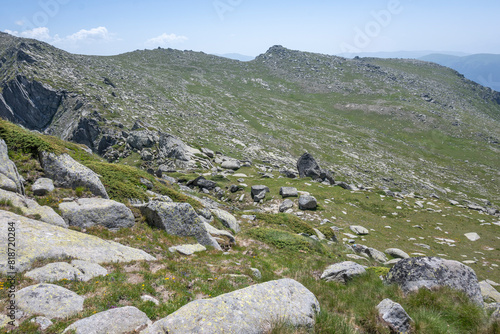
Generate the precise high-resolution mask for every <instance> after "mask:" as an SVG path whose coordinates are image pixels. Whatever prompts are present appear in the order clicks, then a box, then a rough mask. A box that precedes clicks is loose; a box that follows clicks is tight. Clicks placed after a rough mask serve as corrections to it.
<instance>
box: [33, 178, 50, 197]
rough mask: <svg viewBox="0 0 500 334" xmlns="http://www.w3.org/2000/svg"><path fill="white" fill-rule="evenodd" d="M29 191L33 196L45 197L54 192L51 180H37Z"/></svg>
mask: <svg viewBox="0 0 500 334" xmlns="http://www.w3.org/2000/svg"><path fill="white" fill-rule="evenodd" d="M31 191H33V194H34V195H35V196H45V195H46V194H48V193H50V192H53V191H54V182H53V181H52V180H51V179H47V178H43V177H42V178H39V179H38V180H36V181H35V183H33V185H32V186H31Z"/></svg>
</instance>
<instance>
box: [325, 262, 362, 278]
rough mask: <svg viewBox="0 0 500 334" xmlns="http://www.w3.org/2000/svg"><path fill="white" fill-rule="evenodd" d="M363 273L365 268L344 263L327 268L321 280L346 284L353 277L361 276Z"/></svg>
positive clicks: (352, 263)
mask: <svg viewBox="0 0 500 334" xmlns="http://www.w3.org/2000/svg"><path fill="white" fill-rule="evenodd" d="M365 272H366V270H365V268H363V266H361V265H359V264H357V263H356V262H352V261H345V262H340V263H335V264H332V265H331V266H329V267H327V268H326V269H325V271H324V272H323V274H321V279H323V280H325V281H327V282H338V283H347V282H348V281H349V280H351V279H352V278H353V277H354V276H357V275H362V274H364V273H365Z"/></svg>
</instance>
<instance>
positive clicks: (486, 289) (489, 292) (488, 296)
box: [479, 281, 500, 303]
mask: <svg viewBox="0 0 500 334" xmlns="http://www.w3.org/2000/svg"><path fill="white" fill-rule="evenodd" d="M479 287H480V289H481V295H482V296H483V299H484V301H485V302H490V301H493V302H495V303H500V292H498V291H497V290H496V289H495V288H494V287H493V286H491V284H490V283H488V282H486V281H481V282H479Z"/></svg>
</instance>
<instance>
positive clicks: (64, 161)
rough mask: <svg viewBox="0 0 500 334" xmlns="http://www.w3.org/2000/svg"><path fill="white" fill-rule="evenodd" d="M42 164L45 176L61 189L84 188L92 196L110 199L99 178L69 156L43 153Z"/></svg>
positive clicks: (41, 156) (41, 155)
mask: <svg viewBox="0 0 500 334" xmlns="http://www.w3.org/2000/svg"><path fill="white" fill-rule="evenodd" d="M40 163H41V165H42V167H43V170H44V172H45V174H46V175H47V176H48V177H49V178H51V179H52V180H54V184H55V185H56V186H57V187H61V188H73V189H75V188H76V187H84V188H87V189H88V190H89V191H90V192H91V193H92V194H94V195H96V196H100V197H103V198H109V196H108V193H107V192H106V189H105V188H104V185H103V184H102V182H101V180H100V179H99V176H98V175H97V174H96V173H94V172H93V171H92V170H91V169H90V168H87V167H85V166H84V165H82V164H80V163H78V162H76V161H75V160H74V159H73V158H72V157H70V156H69V155H68V154H61V155H55V154H54V153H48V152H42V153H41V154H40Z"/></svg>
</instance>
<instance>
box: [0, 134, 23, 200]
mask: <svg viewBox="0 0 500 334" xmlns="http://www.w3.org/2000/svg"><path fill="white" fill-rule="evenodd" d="M0 189H4V190H7V191H13V192H17V193H19V194H21V195H24V186H23V182H22V179H21V177H20V176H19V173H18V172H17V167H16V165H15V164H14V163H13V162H12V161H11V160H10V158H9V154H8V149H7V144H6V143H5V141H4V140H3V139H1V138H0Z"/></svg>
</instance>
